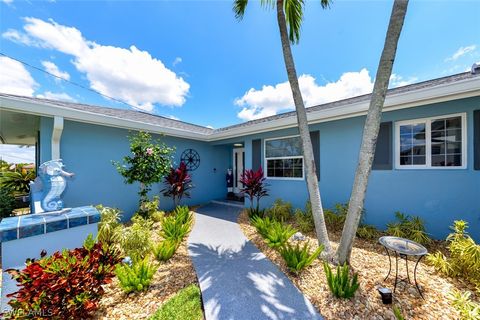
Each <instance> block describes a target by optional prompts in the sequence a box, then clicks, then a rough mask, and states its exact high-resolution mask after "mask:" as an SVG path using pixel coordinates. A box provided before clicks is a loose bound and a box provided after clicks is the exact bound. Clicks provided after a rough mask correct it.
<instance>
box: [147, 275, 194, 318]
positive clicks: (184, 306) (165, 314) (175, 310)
mask: <svg viewBox="0 0 480 320" xmlns="http://www.w3.org/2000/svg"><path fill="white" fill-rule="evenodd" d="M186 319H188V320H203V312H202V301H201V296H200V289H199V288H198V287H197V286H196V285H194V284H192V285H190V286H188V287H186V288H183V289H182V290H180V291H179V292H178V293H177V294H176V295H174V296H173V297H172V298H171V299H170V300H168V301H167V302H166V303H165V304H164V305H162V306H161V307H160V309H158V311H157V312H156V313H155V314H154V315H153V316H152V317H151V318H150V320H186Z"/></svg>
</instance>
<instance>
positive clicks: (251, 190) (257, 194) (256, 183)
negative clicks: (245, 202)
mask: <svg viewBox="0 0 480 320" xmlns="http://www.w3.org/2000/svg"><path fill="white" fill-rule="evenodd" d="M240 182H241V183H242V185H243V188H242V189H241V192H242V193H243V194H245V195H246V196H247V197H248V198H249V200H250V216H255V215H261V212H260V199H261V198H263V197H266V196H268V189H267V188H266V187H267V184H266V183H265V177H264V175H263V169H262V167H260V168H258V170H257V171H255V170H245V171H244V172H243V173H242V175H241V177H240ZM254 200H256V207H255V208H254V207H253V204H254Z"/></svg>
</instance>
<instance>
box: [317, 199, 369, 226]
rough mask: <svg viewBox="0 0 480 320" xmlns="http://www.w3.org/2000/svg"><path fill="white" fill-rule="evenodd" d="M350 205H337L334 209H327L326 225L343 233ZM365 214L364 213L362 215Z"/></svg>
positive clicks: (325, 212) (325, 214)
mask: <svg viewBox="0 0 480 320" xmlns="http://www.w3.org/2000/svg"><path fill="white" fill-rule="evenodd" d="M347 212H348V204H347V203H345V204H342V203H337V204H336V205H335V207H334V208H333V209H325V210H324V211H323V214H324V216H325V223H326V224H327V226H328V227H329V228H330V229H332V230H334V231H341V230H342V228H343V225H344V224H345V219H346V218H347ZM362 214H363V213H362Z"/></svg>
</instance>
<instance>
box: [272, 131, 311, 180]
mask: <svg viewBox="0 0 480 320" xmlns="http://www.w3.org/2000/svg"><path fill="white" fill-rule="evenodd" d="M265 165H266V167H267V170H266V171H265V175H266V177H267V178H277V179H303V155H302V144H301V141H300V137H299V136H294V137H284V138H278V139H266V140H265Z"/></svg>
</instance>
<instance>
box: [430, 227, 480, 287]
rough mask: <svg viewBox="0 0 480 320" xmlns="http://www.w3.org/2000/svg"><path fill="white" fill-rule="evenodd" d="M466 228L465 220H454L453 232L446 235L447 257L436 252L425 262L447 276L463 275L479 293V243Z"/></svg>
mask: <svg viewBox="0 0 480 320" xmlns="http://www.w3.org/2000/svg"><path fill="white" fill-rule="evenodd" d="M467 229H468V223H467V222H465V221H463V220H459V221H454V223H453V227H452V230H453V232H452V233H451V234H450V235H449V236H448V237H447V242H448V246H447V248H448V251H449V257H448V258H447V257H446V256H445V255H444V254H443V253H441V252H436V253H434V254H429V255H428V256H427V262H428V263H430V264H431V265H433V266H434V267H435V269H436V270H437V271H439V272H442V273H444V274H445V275H447V276H452V277H459V276H460V277H463V278H464V279H466V280H468V281H469V282H470V283H472V284H473V285H475V286H476V287H477V291H478V292H479V293H480V245H478V244H477V243H475V241H474V240H473V239H472V238H471V237H470V235H468V233H467Z"/></svg>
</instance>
